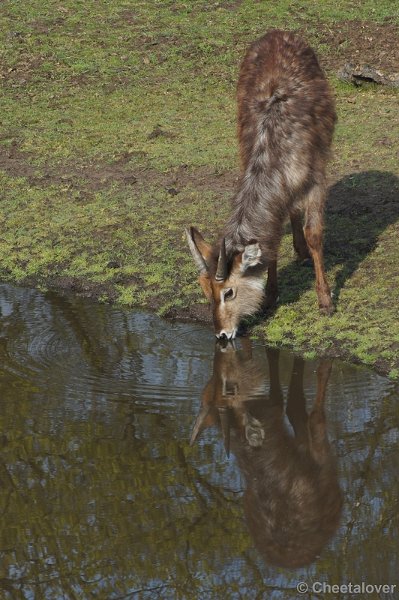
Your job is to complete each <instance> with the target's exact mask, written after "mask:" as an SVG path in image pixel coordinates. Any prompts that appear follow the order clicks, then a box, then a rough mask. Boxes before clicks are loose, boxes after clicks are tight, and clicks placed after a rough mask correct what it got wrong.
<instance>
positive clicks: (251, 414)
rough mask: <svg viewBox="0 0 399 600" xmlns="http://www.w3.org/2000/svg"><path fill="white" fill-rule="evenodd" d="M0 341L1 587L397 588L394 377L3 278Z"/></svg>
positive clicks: (131, 595) (62, 590) (115, 591)
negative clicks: (222, 337) (217, 337)
mask: <svg viewBox="0 0 399 600" xmlns="http://www.w3.org/2000/svg"><path fill="white" fill-rule="evenodd" d="M0 360H1V365H0V390H1V395H0V401H1V410H0V420H1V421H0V422H1V430H0V448H1V461H0V514H1V535H0V598H1V599H4V600H8V599H12V600H14V598H15V599H19V598H22V599H36V598H37V599H39V600H41V599H57V600H58V599H68V600H69V599H79V600H80V599H91V598H99V599H107V600H108V599H109V600H111V599H118V600H119V599H136V598H137V599H141V598H143V599H147V598H148V599H153V598H154V599H158V598H160V599H169V598H171V599H172V598H173V599H175V598H176V599H185V598H188V599H191V598H193V599H197V598H198V599H208V598H209V599H213V598H215V599H218V598H222V599H225V598H226V599H227V598H228V599H235V598H237V599H239V598H245V599H255V598H259V599H263V598H272V599H273V600H280V599H281V600H288V599H291V598H292V599H296V598H299V597H303V598H308V599H310V598H311V599H313V598H322V597H329V598H352V597H354V598H355V597H357V598H370V599H372V598H399V568H398V567H399V510H398V498H399V483H398V480H399V477H398V472H399V469H398V466H399V460H398V457H399V450H398V441H399V392H398V386H397V384H396V385H395V384H394V383H392V382H390V381H388V380H387V379H385V378H383V377H380V376H378V375H376V374H375V373H373V372H372V371H369V370H367V369H364V368H357V367H353V366H350V365H347V364H344V363H341V362H338V361H334V362H333V363H331V362H329V361H321V362H318V361H316V362H304V361H303V360H301V359H299V358H295V357H294V356H293V355H291V354H290V353H288V352H285V351H284V352H283V351H280V352H278V351H276V350H270V349H267V348H265V347H264V346H263V345H262V344H261V343H259V342H252V343H251V342H250V341H249V340H247V339H244V338H243V339H241V340H238V341H237V344H236V346H232V345H231V344H229V345H228V346H226V347H221V346H215V342H214V339H213V335H212V332H211V331H210V329H208V328H207V327H204V326H201V325H197V324H189V325H188V324H182V323H171V322H167V321H163V320H161V319H159V318H158V317H156V316H154V315H150V314H146V313H140V312H131V311H129V310H122V309H120V308H115V307H110V306H105V305H98V304H96V303H93V302H90V301H87V300H83V299H79V298H75V297H65V296H58V295H56V294H42V293H40V292H38V291H35V290H31V289H22V288H16V287H11V286H8V285H1V286H0ZM190 440H191V443H190ZM299 582H304V584H306V585H308V587H309V591H308V592H307V593H305V594H303V595H302V596H300V593H299V592H298V590H297V585H298V583H299ZM314 582H316V585H315V587H314V591H312V585H313V584H314ZM362 583H363V589H362V592H361V593H360V594H357V595H352V593H349V591H348V590H346V589H345V588H344V587H343V588H342V589H341V591H340V592H337V591H335V592H334V591H331V594H328V592H329V588H328V587H326V586H328V585H329V586H333V585H341V586H344V585H349V584H351V585H352V586H354V585H359V586H361V585H362ZM318 584H320V585H324V586H325V587H324V588H321V587H320V585H318ZM373 585H379V586H381V585H387V586H391V587H390V589H389V591H387V588H385V590H384V589H379V588H377V587H376V588H373V589H372V588H371V586H373ZM395 585H396V589H395V587H394V586H395ZM364 586H369V587H368V588H367V589H366V588H365V587H364ZM303 589H305V588H303ZM353 589H355V588H352V591H353ZM300 591H302V590H300ZM367 591H369V592H370V593H368V594H367Z"/></svg>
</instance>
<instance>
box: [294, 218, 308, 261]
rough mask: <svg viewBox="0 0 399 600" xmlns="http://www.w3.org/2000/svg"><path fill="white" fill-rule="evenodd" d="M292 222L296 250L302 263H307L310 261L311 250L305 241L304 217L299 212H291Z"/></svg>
mask: <svg viewBox="0 0 399 600" xmlns="http://www.w3.org/2000/svg"><path fill="white" fill-rule="evenodd" d="M290 221H291V228H292V237H293V243H294V250H295V252H296V255H297V257H298V259H299V260H300V261H302V262H303V261H307V260H308V259H310V254H309V248H308V245H307V243H306V240H305V236H304V233H303V225H302V216H301V212H300V211H299V210H292V211H290Z"/></svg>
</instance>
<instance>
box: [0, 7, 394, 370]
mask: <svg viewBox="0 0 399 600" xmlns="http://www.w3.org/2000/svg"><path fill="white" fill-rule="evenodd" d="M398 23H399V16H398V12H397V11H396V12H395V5H394V4H393V3H392V2H391V1H388V0H384V1H382V2H379V3H378V5H376V4H375V3H374V2H371V1H370V2H369V1H366V2H364V1H362V2H360V1H359V2H356V1H355V2H353V1H352V2H348V1H343V0H336V1H334V2H332V1H331V2H330V1H329V0H326V1H325V2H317V1H316V0H312V1H310V0H308V1H300V0H297V1H296V2H292V1H289V2H288V1H281V2H277V3H274V2H245V1H244V2H205V1H203V0H197V1H192V2H185V3H184V2H173V1H162V2H157V1H152V2H149V1H148V2H132V1H130V0H129V1H128V0H116V1H112V2H109V1H105V0H102V1H101V0H100V1H97V0H96V1H94V0H91V1H90V0H88V1H87V2H85V3H81V2H78V1H77V0H65V1H64V2H62V3H59V2H58V1H55V0H45V1H42V0H41V1H40V2H39V1H38V0H37V1H34V2H30V3H28V4H26V3H25V4H24V3H21V2H18V1H17V0H7V1H5V2H3V3H2V7H1V13H0V35H1V41H2V50H1V54H2V67H1V71H0V77H1V80H2V93H1V99H0V102H1V124H2V131H1V135H0V187H1V192H2V204H1V212H0V221H1V235H0V276H1V278H2V280H9V281H18V282H21V283H33V284H35V285H39V286H42V287H46V286H53V287H54V286H55V287H59V288H63V287H64V288H65V287H67V288H72V289H75V290H76V291H77V292H84V293H88V294H93V295H96V296H97V297H98V298H99V299H102V300H112V301H118V302H121V303H123V304H128V305H130V306H140V307H145V306H150V307H151V308H155V309H156V310H158V311H160V312H161V313H163V314H169V315H171V314H177V315H180V314H195V311H194V310H193V306H195V305H197V304H198V303H201V302H203V300H202V298H201V295H200V291H199V288H198V286H197V283H196V275H195V269H194V266H193V264H192V260H191V257H190V255H189V253H188V251H187V249H186V245H185V240H184V236H183V228H184V226H186V225H189V224H195V225H196V226H198V227H199V228H200V229H201V230H203V231H205V232H206V233H207V234H208V236H209V237H210V238H212V237H214V236H215V235H216V233H217V231H218V230H219V228H220V227H221V226H222V224H223V220H224V219H225V218H226V215H227V214H228V211H229V201H230V198H231V196H232V194H233V192H234V188H235V185H236V181H237V175H238V161H237V148H236V141H235V83H236V77H237V70H238V65H239V62H240V59H241V57H242V55H243V52H244V51H245V48H246V47H247V45H248V44H249V43H250V42H251V41H252V40H254V39H255V38H256V37H258V36H260V35H261V34H263V33H264V31H265V30H267V29H268V28H270V27H284V28H288V29H293V30H298V31H300V32H301V33H302V35H303V36H305V37H306V38H307V39H308V40H309V41H310V42H311V44H312V45H313V46H314V47H315V49H316V51H317V52H318V54H319V57H320V60H321V63H322V65H323V66H324V67H325V69H326V72H327V75H328V76H329V79H330V81H331V84H332V86H333V88H334V91H335V94H336V98H337V110H338V116H339V122H338V126H337V130H336V136H335V146H334V156H333V159H332V161H331V165H330V174H331V177H330V180H331V189H330V195H329V201H328V206H327V215H326V242H325V251H326V266H327V270H328V277H329V280H330V283H331V286H332V288H333V289H334V293H335V299H336V306H337V310H336V313H335V314H334V315H333V316H332V317H331V318H323V317H321V316H319V314H318V310H317V302H316V295H315V292H314V276H313V271H312V269H309V268H306V267H297V265H296V264H295V262H294V259H293V254H292V250H291V240H290V234H289V232H288V231H287V235H286V236H285V237H284V240H283V244H282V248H281V261H280V273H279V278H280V288H281V289H280V303H279V307H278V309H277V310H276V311H275V312H274V314H271V315H269V316H268V318H267V319H264V318H260V319H256V321H255V322H254V323H253V326H254V328H253V332H254V333H255V334H261V335H263V336H264V337H265V339H266V340H267V341H268V342H269V343H273V344H278V345H280V344H281V345H288V346H291V347H293V348H294V349H295V350H296V351H299V352H303V353H307V354H308V355H314V354H317V353H321V352H323V353H330V354H334V355H340V356H344V357H346V358H348V359H350V360H355V361H361V362H363V363H366V364H369V365H372V366H374V367H375V368H378V369H379V370H381V371H383V372H385V373H388V374H390V376H391V377H393V378H397V377H399V319H398V316H399V301H398V296H399V294H398V289H399V268H398V264H399V248H398V244H397V239H398V233H399V231H398V229H399V226H398V213H399V205H398V191H399V180H398V167H397V163H398V156H399V123H398V93H397V91H395V90H393V89H388V88H380V87H377V86H368V87H361V88H354V87H351V86H350V85H348V84H344V83H342V82H339V80H338V79H337V77H336V71H337V69H338V68H339V66H340V65H341V64H343V62H345V61H346V60H348V59H349V58H352V57H354V58H355V59H357V60H359V62H373V60H374V61H375V65H376V66H380V67H382V68H384V67H386V68H387V69H390V70H395V68H394V67H395V64H396V63H395V61H396V60H397V57H395V52H396V50H397V44H396V47H395V40H396V41H397V40H398V31H399V29H398ZM363 59H364V60H363ZM396 70H397V71H399V68H396ZM187 307H190V308H187Z"/></svg>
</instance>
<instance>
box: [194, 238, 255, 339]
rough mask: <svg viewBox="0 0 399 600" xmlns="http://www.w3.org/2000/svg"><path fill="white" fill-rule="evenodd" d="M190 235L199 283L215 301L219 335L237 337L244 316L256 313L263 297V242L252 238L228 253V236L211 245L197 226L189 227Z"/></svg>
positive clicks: (217, 333)
mask: <svg viewBox="0 0 399 600" xmlns="http://www.w3.org/2000/svg"><path fill="white" fill-rule="evenodd" d="M186 235H187V240H188V245H189V247H190V250H191V254H192V255H193V258H194V262H195V264H196V265H197V268H198V270H199V274H200V275H199V283H200V285H201V288H202V290H203V292H204V294H205V296H206V297H207V298H208V300H209V302H210V303H211V305H212V312H213V324H214V328H215V335H216V337H218V338H227V339H233V338H234V337H235V336H236V334H237V329H238V325H239V323H240V320H241V319H242V317H244V316H245V315H252V314H254V313H255V312H256V311H257V310H258V309H259V306H260V304H261V302H262V299H263V293H264V292H263V289H264V283H263V278H262V272H263V267H262V260H261V249H260V246H259V244H258V242H252V243H250V244H248V245H247V246H245V247H244V249H243V250H242V251H241V252H235V253H234V254H233V255H232V256H227V254H226V244H225V240H224V239H222V241H221V243H220V245H218V246H211V245H210V244H208V243H207V242H206V241H205V240H204V238H203V237H202V235H201V234H200V232H199V231H198V230H197V229H195V227H190V228H189V229H186Z"/></svg>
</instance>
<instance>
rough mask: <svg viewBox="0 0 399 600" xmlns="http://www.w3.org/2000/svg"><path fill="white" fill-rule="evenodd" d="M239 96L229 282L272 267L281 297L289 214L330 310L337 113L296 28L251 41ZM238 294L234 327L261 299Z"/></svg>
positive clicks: (272, 288) (272, 292) (227, 234)
mask: <svg viewBox="0 0 399 600" xmlns="http://www.w3.org/2000/svg"><path fill="white" fill-rule="evenodd" d="M237 98H238V139H239V144H240V156H241V169H242V176H241V182H240V186H239V190H238V192H237V194H236V196H235V198H234V200H233V210H232V213H231V216H230V218H229V220H228V222H227V224H226V226H225V228H224V233H223V238H224V239H225V243H226V250H227V257H228V274H227V276H226V277H225V279H224V287H225V288H230V287H233V285H232V284H231V282H230V281H229V277H230V276H231V275H232V274H233V275H234V277H235V283H234V290H239V289H240V285H241V283H242V284H244V280H245V278H246V277H248V276H252V277H258V278H259V277H261V276H262V273H263V272H264V270H265V269H266V268H267V269H268V285H267V288H266V293H267V303H268V304H273V303H274V302H275V301H276V298H277V262H276V261H277V254H278V247H279V244H280V240H281V236H282V231H283V225H284V222H285V220H287V219H288V218H290V220H291V223H292V230H293V237H294V248H295V250H296V252H297V254H298V256H299V258H300V259H301V260H304V259H306V258H308V257H309V253H310V256H311V257H312V258H313V262H314V267H315V274H316V290H317V294H318V300H319V307H320V309H321V311H322V312H324V313H331V312H332V308H333V307H332V302H331V294H330V290H329V287H328V283H327V280H326V276H325V272H324V266H323V253H322V237H323V211H324V202H325V188H326V182H325V167H326V162H327V159H328V156H329V152H330V146H331V141H332V136H333V131H334V124H335V121H336V114H335V108H334V101H333V98H332V95H331V92H330V89H329V86H328V83H327V80H326V79H325V77H324V75H323V72H322V70H321V68H320V66H319V64H318V61H317V58H316V55H315V53H314V52H313V50H312V49H311V48H309V47H308V46H307V45H306V44H305V43H304V42H303V41H302V40H300V39H299V38H298V37H296V36H295V35H294V34H292V33H290V32H285V31H278V30H274V31H270V32H268V33H267V34H266V35H265V36H263V37H262V38H261V39H259V40H258V41H256V42H255V43H253V44H252V46H251V47H250V48H249V50H248V52H247V54H246V56H245V58H244V60H243V62H242V65H241V70H240V76H239V80H238V87H237ZM302 212H304V214H305V224H304V227H302ZM197 233H198V232H197ZM255 242H256V243H257V245H258V246H257V247H259V249H260V252H259V259H258V260H257V261H256V262H253V263H248V265H247V267H245V268H241V269H237V268H235V267H237V260H236V259H235V257H237V256H238V257H241V256H242V254H243V253H244V251H245V249H246V248H247V247H248V245H249V244H253V243H255ZM219 246H220V243H219V244H217V245H216V246H214V247H213V248H209V249H208V251H207V253H205V254H207V256H205V255H204V253H202V254H203V256H204V258H205V260H206V261H208V264H207V266H208V272H207V273H206V277H208V278H209V279H210V280H211V286H210V287H211V288H212V287H214V280H215V270H216V267H215V264H214V263H215V260H216V257H217V256H218V252H219ZM254 268H255V270H254ZM239 279H241V280H242V281H241V282H240V281H239ZM247 287H248V286H247ZM251 289H253V288H251ZM247 291H248V290H247ZM252 295H253V294H252ZM235 298H237V300H236V301H235V302H231V305H230V312H234V318H233V319H230V325H229V326H228V327H229V328H230V330H232V329H234V328H236V327H237V325H238V321H239V320H240V318H241V316H242V315H243V314H248V313H249V312H250V313H252V312H254V311H255V310H256V309H257V307H258V306H259V303H260V301H261V298H257V302H256V306H255V308H254V306H253V305H254V303H253V302H251V303H250V304H251V307H250V311H248V310H245V292H244V293H241V294H238V293H236V294H235ZM213 300H214V302H213V305H214V308H213V310H214V317H215V327H216V322H217V323H221V327H224V329H227V326H226V325H225V323H224V320H225V319H224V316H223V314H221V315H219V316H218V315H217V314H216V313H217V312H218V310H219V303H218V301H217V299H216V301H215V297H214V296H213ZM233 304H236V307H235V308H234V307H233ZM243 311H244V312H243ZM219 312H220V311H219Z"/></svg>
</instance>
